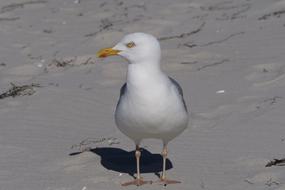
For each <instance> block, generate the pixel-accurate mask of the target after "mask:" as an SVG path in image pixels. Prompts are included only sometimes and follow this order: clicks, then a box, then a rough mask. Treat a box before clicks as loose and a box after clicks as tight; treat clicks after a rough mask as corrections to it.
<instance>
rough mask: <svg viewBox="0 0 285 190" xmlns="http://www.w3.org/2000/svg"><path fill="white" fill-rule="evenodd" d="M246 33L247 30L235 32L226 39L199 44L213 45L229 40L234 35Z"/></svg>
mask: <svg viewBox="0 0 285 190" xmlns="http://www.w3.org/2000/svg"><path fill="white" fill-rule="evenodd" d="M244 33H245V32H238V33H234V34H231V35H229V36H227V37H225V38H224V39H221V40H217V41H212V42H208V43H206V44H202V45H199V46H201V47H205V46H210V45H213V44H220V43H223V42H225V41H227V40H229V39H231V38H233V37H235V36H239V35H241V34H244Z"/></svg>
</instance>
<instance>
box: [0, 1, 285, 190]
mask: <svg viewBox="0 0 285 190" xmlns="http://www.w3.org/2000/svg"><path fill="white" fill-rule="evenodd" d="M132 32H146V33H151V34H153V35H155V36H156V37H158V38H159V39H160V42H161V48H162V56H163V57H162V67H163V70H164V71H165V72H166V73H167V74H168V75H170V76H172V77H173V78H175V79H176V80H177V81H179V83H180V84H181V86H182V87H183V89H184V96H185V100H186V102H187V104H188V107H189V110H190V112H191V123H190V124H189V128H188V129H187V130H186V131H185V132H184V133H183V134H182V135H181V136H179V137H177V138H176V139H174V140H173V141H172V142H171V143H170V144H169V151H170V152H169V160H168V169H169V170H168V171H167V175H168V176H169V178H172V179H176V180H180V181H182V183H181V184H176V185H169V186H167V187H163V186H160V185H157V184H152V185H144V186H141V187H139V188H138V189H148V190H152V189H154V190H156V189H162V188H166V189H179V190H189V189H190V190H200V189H201V190H202V189H209V190H241V189H243V190H260V189H270V190H273V189H276V190H284V189H285V171H284V168H283V167H284V166H283V167H282V166H272V167H265V165H266V164H267V163H268V162H269V161H272V160H273V159H282V158H284V157H285V151H284V150H285V149H284V147H285V146H284V143H285V140H284V139H285V128H284V127H285V118H284V116H285V53H284V46H285V45H284V44H285V0H276V1H268V0H240V1H238V0H228V1H224V0H191V1H189V0H188V1H186V0H179V1H178V0H177V1H170V0H159V1H150V0H135V1H133V0H126V1H118V0H102V1H99V0H98V1H94V0H34V1H29V0H1V1H0V43H1V46H0V94H1V93H5V92H8V91H9V89H10V90H11V89H12V88H13V86H12V85H11V84H10V83H13V84H14V85H15V86H18V87H19V86H23V85H31V84H39V85H40V87H31V89H32V91H29V93H27V92H24V93H22V94H16V95H15V96H14V97H10V96H8V95H9V94H6V95H7V97H6V96H3V98H2V99H0V190H17V189H21V190H39V189H41V190H91V189H102V190H112V189H136V188H137V187H135V186H129V187H121V185H120V184H121V183H122V182H125V181H128V180H131V179H132V177H131V175H132V173H133V172H134V171H135V160H134V153H133V152H132V151H133V150H134V144H133V142H132V141H131V140H129V139H128V138H127V137H125V136H124V135H123V134H121V133H120V132H119V131H118V129H117V128H116V126H115V123H114V118H113V114H114V109H115V105H116V102H117V99H118V96H119V90H120V87H121V85H122V84H123V83H124V80H125V74H126V67H127V64H126V61H125V60H123V59H122V58H119V57H111V58H108V59H104V60H102V59H98V58H96V57H95V53H96V52H97V51H98V50H99V49H101V48H103V47H109V46H112V45H114V44H115V43H116V42H118V41H119V40H120V39H121V38H122V37H123V36H124V35H125V34H128V33H132ZM15 86H14V87H15ZM21 95H22V96H21ZM80 143H81V144H80ZM142 147H143V148H144V151H143V157H142V170H143V174H142V176H143V177H144V178H145V179H147V180H157V179H158V177H157V175H156V174H157V173H158V172H160V171H161V165H162V162H161V161H162V159H161V157H160V155H159V153H160V152H161V150H162V143H161V142H160V141H157V140H146V141H143V143H142Z"/></svg>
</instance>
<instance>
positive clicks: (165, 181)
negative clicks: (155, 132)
mask: <svg viewBox="0 0 285 190" xmlns="http://www.w3.org/2000/svg"><path fill="white" fill-rule="evenodd" d="M167 154H168V151H167V145H163V149H162V153H161V155H162V158H163V165H162V174H161V176H160V179H159V181H158V183H160V184H162V185H165V186H166V185H168V184H175V183H181V182H180V181H176V180H170V179H167V178H166V171H165V170H166V158H167Z"/></svg>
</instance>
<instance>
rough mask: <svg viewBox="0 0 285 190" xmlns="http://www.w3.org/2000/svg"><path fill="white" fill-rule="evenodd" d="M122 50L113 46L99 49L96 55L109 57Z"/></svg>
mask: <svg viewBox="0 0 285 190" xmlns="http://www.w3.org/2000/svg"><path fill="white" fill-rule="evenodd" d="M119 52H120V50H116V49H113V48H103V49H101V50H99V51H98V52H97V53H96V55H97V57H100V58H103V57H108V56H112V55H118V53H119Z"/></svg>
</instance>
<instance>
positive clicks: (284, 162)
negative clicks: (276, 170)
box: [265, 158, 285, 167]
mask: <svg viewBox="0 0 285 190" xmlns="http://www.w3.org/2000/svg"><path fill="white" fill-rule="evenodd" d="M271 166H285V158H282V159H273V160H271V161H269V162H268V163H267V164H266V165H265V167H271Z"/></svg>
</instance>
